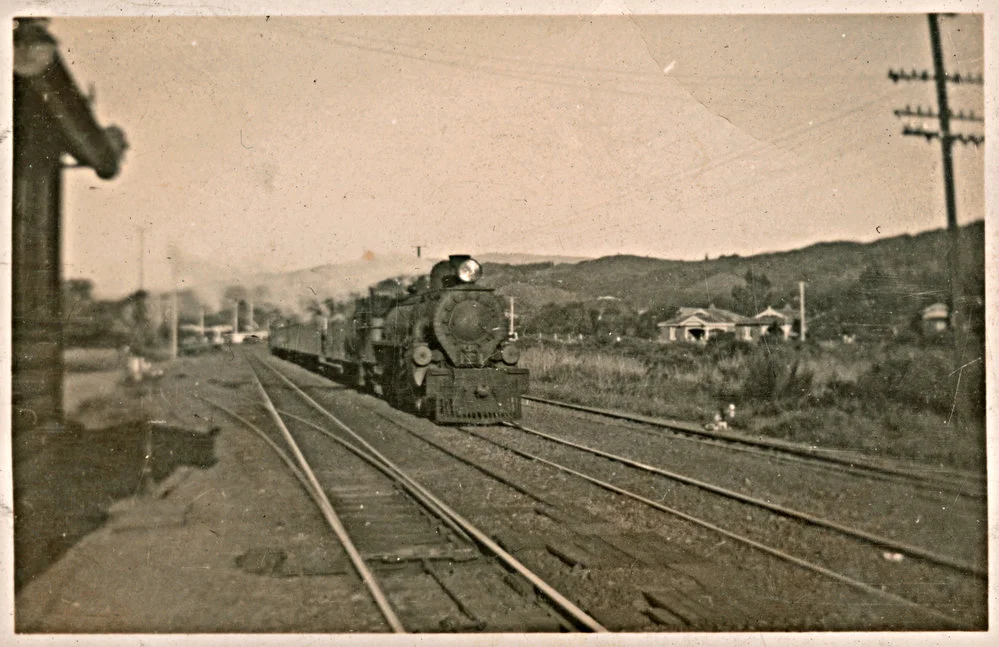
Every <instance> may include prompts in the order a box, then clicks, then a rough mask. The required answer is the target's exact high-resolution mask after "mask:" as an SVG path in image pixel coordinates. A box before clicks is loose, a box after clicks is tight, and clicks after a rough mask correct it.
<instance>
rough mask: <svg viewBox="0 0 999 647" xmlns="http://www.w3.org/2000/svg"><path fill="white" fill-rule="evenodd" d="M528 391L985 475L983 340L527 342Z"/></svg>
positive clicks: (545, 395)
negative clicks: (727, 415) (721, 419)
mask: <svg viewBox="0 0 999 647" xmlns="http://www.w3.org/2000/svg"><path fill="white" fill-rule="evenodd" d="M524 346H525V347H524V351H523V354H522V360H521V363H522V365H523V366H526V367H527V368H528V369H530V371H531V393H532V394H534V395H538V396H542V397H551V398H555V399H561V400H566V401H570V402H575V403H579V404H586V405H590V406H596V407H604V408H611V409H620V410H625V411H632V412H635V413H641V414H645V415H652V416H658V417H663V418H671V419H677V420H684V421H688V422H695V423H701V424H710V423H712V422H713V421H714V417H715V414H717V413H718V412H720V411H721V410H726V411H727V409H728V407H729V405H730V404H734V405H735V412H736V415H735V418H734V420H730V421H728V424H729V425H730V426H731V427H733V428H735V429H738V430H741V431H744V432H747V433H751V434H758V435H761V436H768V437H773V438H782V439H787V440H792V441H796V442H803V443H810V444H814V445H817V446H820V447H827V448H841V449H849V450H856V451H863V452H867V453H870V454H874V455H882V456H885V457H893V458H902V459H911V460H918V461H922V462H926V463H929V464H933V465H942V466H948V467H958V468H966V469H984V455H985V370H984V369H985V367H984V365H983V364H984V362H983V359H982V358H983V357H984V347H983V346H982V344H981V342H978V341H976V342H974V343H969V344H968V345H967V347H968V349H969V350H968V352H967V354H966V356H965V357H964V358H963V361H959V360H958V359H957V357H956V354H955V351H954V348H953V345H951V344H948V343H946V339H935V340H932V341H922V340H912V339H907V340H895V341H887V342H882V343H869V344H862V345H859V344H842V343H837V342H823V343H820V344H812V343H807V344H800V343H797V342H769V341H767V342H760V343H746V342H739V341H732V340H718V341H717V342H716V341H714V340H712V341H710V342H708V343H707V344H696V343H693V344H659V343H655V342H650V341H645V340H637V339H625V340H622V341H621V342H620V343H616V344H606V343H604V344H596V343H593V344H586V343H580V344H566V343H558V342H551V341H537V340H531V339H526V340H524Z"/></svg>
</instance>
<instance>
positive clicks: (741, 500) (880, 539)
mask: <svg viewBox="0 0 999 647" xmlns="http://www.w3.org/2000/svg"><path fill="white" fill-rule="evenodd" d="M506 427H507V428H510V429H516V430H519V431H521V432H522V433H524V434H528V435H530V436H531V437H533V438H535V439H543V441H544V442H546V443H550V444H553V445H557V446H558V447H560V448H568V449H570V450H571V451H574V452H578V453H580V454H586V455H589V456H590V457H596V458H598V459H600V460H604V461H609V462H613V463H614V464H616V465H620V466H625V468H626V469H627V470H629V471H634V472H636V473H641V474H643V475H646V476H651V477H654V478H660V479H668V480H670V481H673V482H677V483H682V484H684V485H685V486H689V487H693V488H697V489H699V490H701V491H703V492H709V493H711V494H713V495H716V496H721V497H724V498H726V499H729V500H731V501H734V502H738V504H739V505H742V506H752V507H754V508H757V509H760V510H766V511H768V512H770V513H773V514H775V515H779V516H780V517H781V518H783V519H788V520H793V521H795V522H798V523H800V524H804V525H807V526H810V527H815V528H818V529H821V530H822V531H825V532H832V533H836V534H839V535H841V536H843V537H844V538H848V539H850V540H851V541H854V542H861V543H863V544H868V545H870V546H873V547H875V548H877V549H878V551H881V550H884V551H889V552H887V553H884V555H887V556H890V557H892V558H893V559H895V560H898V561H899V562H901V561H902V560H903V559H904V560H905V563H906V566H907V567H911V566H912V565H916V566H917V568H922V569H923V570H924V571H925V570H928V571H929V573H931V575H929V577H931V578H932V577H933V575H932V573H937V572H939V571H940V570H950V571H954V572H957V573H959V574H960V575H961V576H963V577H965V578H967V579H970V580H974V581H976V582H978V583H979V584H978V585H973V586H972V587H971V588H972V589H973V590H974V591H979V590H980V589H981V587H983V586H984V584H985V576H986V574H987V573H986V569H985V567H984V566H983V565H981V564H979V563H976V562H969V561H966V560H963V559H961V558H957V557H954V556H951V555H947V554H942V553H938V552H935V551H932V550H928V549H925V548H921V547H918V546H914V545H910V544H906V543H904V542H901V541H898V540H895V539H892V538H889V537H884V536H878V535H875V534H873V533H870V532H866V531H863V530H859V529H856V528H851V527H848V526H845V525H843V524H840V523H837V522H835V521H832V520H830V519H825V518H822V517H819V516H816V515H813V514H809V513H806V512H802V511H798V510H793V509H791V508H788V507H786V506H781V505H776V504H773V503H770V502H769V501H765V500H761V499H759V498H756V497H751V496H746V495H744V494H742V493H740V492H736V491H733V490H729V489H726V488H721V487H718V486H715V485H712V484H710V483H707V482H704V481H701V480H698V479H694V478H690V477H688V476H685V475H682V474H678V473H676V472H670V471H667V470H663V469H660V468H657V467H655V466H652V465H647V464H644V463H641V462H639V461H636V460H634V459H631V458H628V457H625V456H621V455H615V454H611V453H609V452H605V451H601V450H599V449H596V448H593V447H587V446H585V445H582V444H579V443H574V442H571V441H568V440H566V439H564V438H559V437H557V436H555V435H553V434H550V433H545V432H541V431H538V430H535V429H531V428H528V427H526V426H524V425H520V424H508V425H506ZM464 430H465V432H466V433H468V434H471V435H473V436H475V437H477V438H479V439H480V440H482V441H485V442H488V443H491V444H493V445H496V446H497V447H500V448H502V449H503V450H505V451H509V452H511V453H513V454H516V455H517V456H520V457H521V458H524V459H527V460H530V461H532V462H535V463H539V464H543V465H546V466H548V467H551V468H554V469H556V470H559V471H561V472H564V473H566V474H570V475H573V476H575V477H577V478H579V479H582V480H585V481H587V482H589V483H591V484H593V485H596V486H598V487H601V488H603V489H605V490H608V491H611V492H615V493H617V494H619V495H622V496H625V497H627V498H629V499H631V500H633V501H637V502H640V503H642V504H643V505H646V506H649V507H651V508H654V509H656V510H659V511H661V512H665V513H668V514H670V515H674V516H677V517H679V518H682V519H685V520H687V521H690V522H692V523H695V524H697V525H699V526H701V527H704V528H707V529H710V530H712V531H713V532H716V533H718V534H720V535H722V536H724V537H726V538H728V539H733V540H735V541H737V542H740V543H742V544H744V545H746V546H750V547H752V548H754V549H757V550H759V551H762V552H764V553H766V554H769V555H771V556H773V557H775V558H777V559H780V560H782V561H784V562H787V563H789V564H794V565H796V566H798V567H801V568H804V569H806V570H808V571H811V572H813V573H816V574H819V575H821V576H823V577H827V578H830V579H833V580H835V581H838V582H841V583H843V584H846V585H847V586H850V587H852V588H854V589H856V590H858V591H862V592H865V593H867V594H869V595H871V596H872V597H874V598H878V599H880V600H881V601H882V602H886V603H889V604H894V605H898V606H900V607H906V608H908V609H910V610H912V611H914V612H916V613H919V614H922V615H923V616H924V617H925V618H926V619H927V620H929V621H931V622H939V623H942V626H943V627H947V628H951V629H954V628H962V629H963V628H968V627H970V626H973V625H974V624H975V621H974V620H969V619H966V618H962V617H960V614H959V613H955V612H954V611H955V610H958V609H960V608H961V607H962V606H964V605H963V604H962V602H959V601H955V600H953V599H938V600H933V601H917V600H912V599H909V598H907V597H903V595H901V594H900V593H892V592H890V591H891V590H896V591H898V590H899V589H900V588H903V587H901V586H899V585H898V584H895V583H892V582H891V581H890V580H889V581H887V582H885V581H881V582H877V583H870V582H869V581H865V578H863V577H860V576H859V574H858V573H855V574H854V575H849V574H845V573H844V572H840V571H841V570H851V569H850V568H849V567H848V568H846V569H843V568H840V570H836V567H834V566H831V565H822V564H819V563H816V562H813V561H808V560H805V559H802V558H800V557H796V556H795V555H793V554H792V551H793V549H783V548H780V547H778V546H776V545H774V543H773V542H771V543H766V542H764V541H758V540H755V539H753V538H752V537H751V536H750V534H751V533H747V532H733V531H731V530H728V529H726V528H725V526H726V525H730V523H727V521H728V520H725V519H723V520H720V521H710V520H708V519H706V518H704V516H698V515H696V514H688V513H687V512H684V511H682V510H680V509H678V508H677V507H675V506H666V505H664V504H663V502H662V499H660V498H658V497H657V498H656V500H654V499H652V498H650V497H649V496H645V495H642V494H640V493H638V492H637V491H636V490H637V489H639V488H640V486H637V485H635V484H634V481H632V485H631V486H630V489H629V486H622V485H621V484H620V483H621V481H622V480H623V479H622V478H621V477H617V478H613V477H612V478H611V479H608V478H601V477H600V476H595V475H594V472H595V471H596V470H593V469H592V468H574V467H570V466H568V465H566V464H565V463H566V462H567V461H566V460H564V459H563V460H562V461H561V462H560V461H559V460H553V459H552V458H550V457H549V458H546V457H545V456H543V455H541V454H542V453H544V452H543V451H537V450H535V451H525V450H524V449H522V448H518V447H515V446H512V443H511V442H510V441H509V439H507V441H506V442H501V441H499V440H498V439H496V438H495V437H494V436H492V435H490V434H489V433H487V432H483V431H482V430H477V429H471V428H465V429H464ZM602 471H603V472H604V473H606V472H607V469H604V470H602ZM613 474H616V472H612V475H613ZM645 489H646V491H649V490H651V491H654V492H660V491H662V490H663V489H664V488H663V487H662V486H661V485H658V486H657V485H655V484H651V485H650V484H645ZM703 507H708V506H703ZM725 511H726V512H727V514H728V515H729V516H731V517H734V516H736V515H738V514H741V513H740V512H739V511H738V509H735V508H725ZM753 521H754V524H755V525H759V526H766V525H767V522H766V521H765V520H761V519H757V518H754V520H753ZM799 533H800V531H799ZM799 533H795V534H799ZM774 534H775V533H773V532H771V533H770V535H771V536H773V535H774ZM799 541H800V539H799ZM806 542H807V539H806ZM848 550H849V552H850V553H851V554H853V553H854V552H855V551H856V550H857V548H856V546H854V547H853V548H850V549H848ZM879 561H883V560H882V559H881V553H879V552H877V551H875V552H872V553H870V557H869V559H868V560H867V562H869V563H871V564H874V565H875V566H877V565H878V562H879ZM923 564H928V565H930V566H929V567H928V568H927V567H925V566H922V565H923ZM893 566H895V567H896V569H895V570H898V569H897V567H898V564H894V565H893ZM852 570H854V571H857V570H858V569H856V568H853V569H852ZM859 570H860V573H861V574H863V573H867V571H865V570H863V569H859ZM875 570H876V569H875ZM922 577H926V575H925V574H924V575H923V576H922ZM914 579H920V578H919V577H915V578H914ZM940 606H950V607H951V610H948V611H940V610H938V609H937V608H935V607H940Z"/></svg>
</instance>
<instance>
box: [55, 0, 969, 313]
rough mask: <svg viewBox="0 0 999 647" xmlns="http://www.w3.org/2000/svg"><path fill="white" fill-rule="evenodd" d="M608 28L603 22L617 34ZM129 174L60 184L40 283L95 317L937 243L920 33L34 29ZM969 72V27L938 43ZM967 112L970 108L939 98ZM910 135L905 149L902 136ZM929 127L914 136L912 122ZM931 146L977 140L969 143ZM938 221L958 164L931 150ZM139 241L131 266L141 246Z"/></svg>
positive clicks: (383, 20)
mask: <svg viewBox="0 0 999 647" xmlns="http://www.w3.org/2000/svg"><path fill="white" fill-rule="evenodd" d="M627 7H628V4H627V3H620V2H618V3H607V4H605V5H604V6H603V9H604V10H608V11H612V12H613V11H616V10H620V9H622V8H624V9H627ZM49 28H50V31H51V32H52V33H53V35H55V37H56V38H57V39H58V40H59V43H60V50H61V52H62V55H63V57H64V59H65V61H66V62H67V64H68V65H69V68H70V70H71V73H72V74H73V75H74V77H75V78H76V80H77V81H78V83H79V84H80V85H81V87H83V88H87V87H89V86H90V85H91V84H92V85H93V87H94V88H95V90H96V97H95V105H94V109H95V113H96V115H97V117H98V119H99V121H100V122H101V123H103V124H111V123H113V124H118V125H120V126H121V127H122V128H123V129H124V130H125V133H126V136H127V137H128V140H129V143H130V149H129V151H128V153H127V155H126V159H125V162H124V166H123V169H122V172H121V174H120V175H119V176H118V177H117V178H115V179H114V180H112V181H108V182H105V181H101V180H99V179H98V178H97V177H96V176H95V175H94V174H93V172H92V171H91V170H88V169H80V170H73V171H67V172H66V175H65V177H66V184H65V199H64V200H65V201H64V225H65V235H64V275H65V276H67V277H85V278H90V279H92V280H94V282H95V284H96V287H97V292H98V294H101V295H104V296H120V295H123V294H125V293H127V292H130V291H133V290H135V289H137V287H138V285H139V275H140V268H139V266H140V255H141V257H142V259H143V260H142V264H143V267H144V270H143V271H144V275H145V279H144V280H145V284H146V287H150V288H153V289H164V288H167V287H169V285H170V284H171V282H172V279H171V261H175V262H176V265H175V267H176V271H177V274H178V275H179V277H180V280H181V281H182V282H184V283H186V284H190V283H193V282H196V281H199V280H202V279H204V278H215V279H217V278H219V277H229V276H247V275H251V274H254V273H258V272H264V273H268V272H281V271H286V270H296V269H302V268H308V267H314V266H318V265H325V264H328V263H344V262H355V261H358V260H360V259H362V258H365V257H367V258H372V257H373V258H376V259H378V258H402V257H409V256H415V247H416V246H417V245H419V246H422V248H423V250H424V253H425V254H426V255H428V256H431V257H434V256H436V257H442V256H446V255H447V254H449V253H471V254H473V255H474V254H482V253H488V252H503V253H524V254H545V255H558V256H583V257H598V256H603V255H609V254H636V255H642V256H654V257H660V258H673V259H691V260H694V259H702V258H704V257H705V256H710V257H716V256H719V255H723V254H740V255H750V254H754V253H760V252H765V251H775V250H782V249H793V248H798V247H802V246H805V245H808V244H812V243H816V242H821V241H832V240H859V241H873V240H877V239H878V238H883V237H889V236H895V235H899V234H903V233H913V232H918V231H924V230H927V229H934V228H939V227H943V226H945V224H946V215H945V210H944V195H943V191H944V188H943V180H942V171H941V161H940V157H941V155H940V146H939V144H938V143H936V142H934V143H927V142H926V141H925V140H923V139H922V138H916V137H905V136H903V135H902V132H901V131H902V127H903V125H904V124H905V123H906V122H905V121H903V120H902V119H899V118H898V117H896V116H895V115H894V114H893V112H892V111H893V110H895V109H900V108H904V107H906V106H907V105H909V106H912V107H913V108H915V107H917V106H923V107H935V102H936V99H935V94H934V88H933V85H932V84H930V83H897V84H896V83H892V82H891V81H890V80H889V78H888V76H887V73H888V70H889V69H890V68H895V69H898V68H905V69H912V68H917V69H924V68H931V67H932V58H931V52H930V43H929V37H928V27H927V20H926V17H925V15H922V14H908V15H898V16H886V15H864V14H860V15H857V14H853V15H842V14H841V15H835V14H834V15H766V16H760V15H750V16H746V15H742V16H737V15H721V16H719V15H716V16H697V15H637V14H635V13H630V14H628V15H591V14H585V13H584V14H581V15H574V16H573V15H570V16H538V15H529V16H488V17H486V16H462V17H455V16H422V17H419V16H416V17H414V16H409V17H399V16H396V17H371V16H368V17H358V16H326V17H321V18H315V17H309V18H296V17H288V16H271V17H269V18H268V17H266V16H254V17H241V18H236V17H224V18H211V17H186V18H185V17H170V16H164V17H131V18H96V17H87V18H75V17H74V18H70V17H57V18H54V19H53V20H52V22H51V23H50V25H49ZM942 32H943V48H944V53H945V56H946V60H947V67H948V68H949V69H951V70H953V71H960V72H962V73H969V72H974V73H981V72H982V71H983V69H984V67H983V65H984V63H983V52H984V43H983V20H982V18H981V16H974V15H957V16H953V17H948V18H944V19H943V22H942ZM950 92H951V94H950V99H951V105H952V107H953V108H954V109H955V110H958V109H964V110H973V111H974V112H976V113H977V114H979V115H981V114H983V112H984V105H983V101H984V93H983V89H982V87H980V86H973V85H959V86H952V87H951V89H950ZM924 122H925V123H924ZM910 123H913V124H914V125H925V126H927V127H929V128H936V124H935V123H934V122H933V121H932V120H930V121H926V120H920V121H913V122H910ZM955 128H956V129H957V128H961V129H963V130H964V131H966V132H976V133H982V132H983V128H982V126H981V124H974V123H972V124H967V123H961V122H958V123H956V124H955ZM954 157H955V174H956V177H957V190H958V193H957V204H958V220H959V222H961V223H967V222H971V221H973V220H980V219H982V218H983V217H984V214H985V192H984V188H983V187H984V166H985V164H984V159H985V150H984V147H979V148H976V147H974V146H955V149H954ZM140 228H141V229H144V236H142V242H143V243H144V248H142V253H141V254H140V234H139V231H140Z"/></svg>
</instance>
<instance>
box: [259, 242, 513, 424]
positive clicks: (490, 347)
mask: <svg viewBox="0 0 999 647" xmlns="http://www.w3.org/2000/svg"><path fill="white" fill-rule="evenodd" d="M481 275H482V266H481V265H479V263H478V262H477V261H475V260H474V259H473V258H471V257H470V256H451V257H450V258H449V259H448V260H446V261H441V262H439V263H437V264H436V265H434V267H433V269H432V270H431V272H430V274H429V275H425V276H421V277H420V278H419V279H417V280H416V281H415V282H414V283H413V284H412V285H410V286H409V287H405V288H404V287H403V286H402V285H401V284H400V283H399V282H397V281H394V280H388V281H382V282H381V283H379V284H378V285H376V286H375V287H372V288H370V289H369V294H368V296H366V297H363V298H360V299H357V300H356V301H354V302H353V303H352V304H350V305H349V306H348V309H347V311H346V312H344V313H338V314H337V315H335V316H333V317H332V318H330V319H328V320H327V319H325V318H323V319H320V320H319V321H317V322H315V323H308V324H294V325H287V326H284V327H279V328H276V329H274V330H272V331H271V335H270V348H271V352H272V353H273V354H274V355H276V356H278V357H281V358H283V359H287V360H290V361H294V362H297V363H300V364H303V365H305V366H307V367H308V368H310V369H312V370H315V371H318V372H320V373H322V374H324V375H327V376H328V377H331V378H334V379H338V380H341V381H344V382H347V383H349V384H352V385H354V386H357V387H358V388H361V389H367V390H370V391H372V392H374V393H376V394H378V395H381V396H383V397H385V398H386V399H387V400H388V401H389V402H390V403H391V404H392V405H393V406H396V407H398V408H400V409H403V410H407V411H411V412H413V413H418V414H421V415H426V416H428V417H429V418H431V419H432V420H434V421H435V422H439V423H466V424H467V423H480V424H486V423H493V422H499V421H503V420H514V419H517V418H519V417H520V396H521V395H522V394H523V393H524V392H525V391H526V390H527V383H528V371H527V369H523V368H519V367H518V366H517V364H518V361H519V359H520V353H519V350H518V348H517V346H516V344H515V343H514V341H513V340H511V339H509V338H508V336H507V326H506V322H505V319H504V316H503V302H502V300H501V299H500V297H499V296H497V295H496V294H495V293H494V291H493V290H492V289H490V288H484V287H480V286H479V285H477V282H478V280H479V278H480V277H481Z"/></svg>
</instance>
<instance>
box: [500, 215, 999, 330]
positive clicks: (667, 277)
mask: <svg viewBox="0 0 999 647" xmlns="http://www.w3.org/2000/svg"><path fill="white" fill-rule="evenodd" d="M947 249H948V237H947V232H946V231H945V230H943V229H940V230H935V231H929V232H924V233H920V234H916V235H904V236H896V237H893V238H888V239H885V240H880V241H876V242H872V243H855V242H831V243H820V244H816V245H811V246H809V247H806V248H803V249H799V250H793V251H788V252H777V253H768V254H759V255H755V256H748V257H739V256H726V257H721V258H717V259H710V260H704V261H672V260H666V259H658V258H648V257H639V256H625V255H621V256H608V257H604V258H598V259H593V260H584V261H578V262H575V263H545V264H534V265H505V264H495V263H493V264H488V265H486V267H485V278H484V282H486V284H488V285H490V286H491V287H494V288H496V289H497V290H498V291H499V292H500V293H501V294H506V295H510V296H515V297H517V298H518V299H519V300H520V306H519V308H518V309H520V310H521V311H522V313H523V314H524V315H525V316H529V315H530V311H531V310H532V309H538V308H541V307H542V306H544V305H546V304H548V303H554V304H566V303H570V302H587V301H590V300H592V299H595V298H598V297H601V296H614V297H618V298H619V299H620V300H621V301H622V302H623V303H624V304H627V306H628V307H630V308H631V309H633V310H634V311H636V312H643V311H646V310H650V309H653V308H662V307H664V306H666V307H667V309H668V307H669V306H673V307H679V306H708V305H712V304H714V305H716V306H718V307H722V308H726V309H733V310H735V311H736V312H740V313H741V314H746V315H752V314H755V313H756V312H759V311H762V310H764V309H765V308H766V307H767V306H769V305H773V306H776V307H779V306H781V305H782V304H789V305H795V306H796V305H797V303H798V282H799V281H804V282H805V283H806V306H807V309H808V311H809V313H813V316H817V315H821V318H820V321H821V319H822V318H824V319H825V320H826V321H827V322H828V323H829V325H831V326H845V327H850V326H851V325H852V326H854V327H856V326H883V327H898V326H905V325H908V322H909V321H910V320H911V318H912V317H913V316H914V314H915V313H917V312H918V311H919V310H920V309H921V308H923V307H925V306H926V305H929V304H930V303H933V302H936V301H946V296H947V290H948V281H949V271H948V264H947ZM961 265H962V281H963V282H964V288H965V292H966V294H967V295H968V296H969V298H970V299H971V300H972V301H974V302H975V303H977V302H978V301H981V300H983V299H984V285H985V283H984V276H985V225H984V222H981V221H978V222H975V223H972V224H969V225H967V226H965V227H963V228H962V230H961ZM749 272H751V273H752V274H753V275H754V276H755V277H763V281H755V280H754V284H753V285H748V284H747V281H746V277H747V273H749ZM734 293H735V294H734ZM979 305H981V306H983V305H984V303H983V302H982V303H981V304H979Z"/></svg>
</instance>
